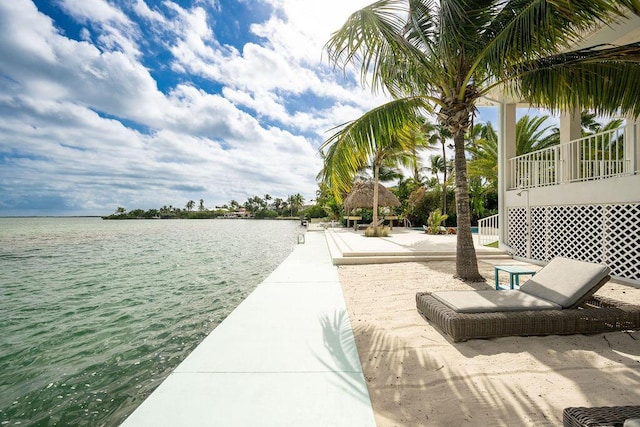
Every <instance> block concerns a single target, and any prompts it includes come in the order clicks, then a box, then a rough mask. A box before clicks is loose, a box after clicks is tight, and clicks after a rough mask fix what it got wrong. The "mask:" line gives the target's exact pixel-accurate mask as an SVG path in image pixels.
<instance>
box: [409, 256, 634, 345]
mask: <svg viewBox="0 0 640 427" xmlns="http://www.w3.org/2000/svg"><path fill="white" fill-rule="evenodd" d="M609 278H610V276H609V268H608V267H605V266H602V265H599V264H592V263H587V262H582V261H575V260H570V259H567V258H561V257H557V258H554V259H553V260H552V261H551V262H550V263H549V264H548V265H547V266H545V267H544V268H543V269H541V270H540V271H539V272H538V273H537V274H536V275H535V276H533V277H532V278H531V279H529V280H528V281H527V282H525V283H524V284H523V285H522V286H521V287H520V289H519V290H505V291H495V290H486V291H485V290H482V291H445V292H433V293H429V292H420V293H418V294H416V305H417V308H418V311H419V312H420V313H421V314H422V315H423V316H424V317H426V318H427V319H428V320H429V321H430V322H432V323H434V324H435V325H437V326H438V327H439V328H440V329H441V330H442V331H443V332H445V333H446V334H448V335H449V336H451V338H452V339H453V340H454V341H466V340H468V339H474V338H493V337H502V336H528V335H561V334H592V333H599V332H606V331H618V330H626V329H637V328H640V306H635V305H632V304H625V303H623V302H620V301H615V300H612V299H609V298H602V297H594V296H593V294H594V293H595V292H596V291H597V290H598V289H600V287H602V285H604V284H605V283H606V282H607V281H608V280H609Z"/></svg>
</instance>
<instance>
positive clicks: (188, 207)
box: [185, 200, 196, 212]
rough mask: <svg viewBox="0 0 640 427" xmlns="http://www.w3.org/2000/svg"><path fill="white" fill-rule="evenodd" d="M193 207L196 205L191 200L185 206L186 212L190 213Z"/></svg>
mask: <svg viewBox="0 0 640 427" xmlns="http://www.w3.org/2000/svg"><path fill="white" fill-rule="evenodd" d="M195 205H196V202H194V201H193V200H189V201H188V202H187V204H186V205H185V207H186V208H187V212H191V210H192V209H193V207H194V206H195Z"/></svg>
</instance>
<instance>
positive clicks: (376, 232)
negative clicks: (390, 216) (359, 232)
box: [364, 226, 390, 237]
mask: <svg viewBox="0 0 640 427" xmlns="http://www.w3.org/2000/svg"><path fill="white" fill-rule="evenodd" d="M389 232H390V230H389V227H384V226H380V227H373V226H369V227H367V229H366V230H364V235H365V237H389Z"/></svg>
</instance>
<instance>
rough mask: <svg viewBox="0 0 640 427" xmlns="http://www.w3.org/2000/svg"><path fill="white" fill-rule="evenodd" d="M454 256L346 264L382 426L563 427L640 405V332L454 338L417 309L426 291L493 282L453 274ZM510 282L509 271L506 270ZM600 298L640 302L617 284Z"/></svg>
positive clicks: (485, 267) (348, 294)
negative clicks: (583, 410)
mask: <svg viewBox="0 0 640 427" xmlns="http://www.w3.org/2000/svg"><path fill="white" fill-rule="evenodd" d="M454 268H455V266H454V264H453V262H449V261H443V262H435V261H434V262H428V263H400V264H374V265H358V266H340V267H339V269H338V271H339V274H340V281H341V283H342V287H343V290H344V295H345V300H346V303H347V307H348V311H349V318H350V320H351V324H352V327H353V331H354V334H355V339H356V345H357V347H358V352H359V355H360V360H361V362H362V367H363V370H364V374H365V377H366V380H367V385H368V388H369V394H370V397H371V401H372V404H373V409H374V412H375V416H376V423H377V425H378V426H379V427H384V426H412V427H413V426H450V427H453V426H459V425H463V426H561V425H562V410H563V409H564V408H566V407H571V406H620V405H640V332H611V333H605V334H598V335H589V336H584V335H569V336H546V337H505V338H493V339H482V340H470V341H467V342H463V343H453V342H452V341H451V340H450V339H448V338H446V337H445V336H444V335H443V334H442V333H441V332H440V331H439V330H437V329H436V328H435V327H434V326H432V325H431V324H429V323H428V322H427V321H426V320H425V319H424V318H423V317H422V316H421V315H420V314H419V313H418V312H417V310H416V305H415V294H416V292H418V291H434V290H438V289H491V288H492V287H493V285H492V284H493V274H494V270H493V266H492V265H490V264H488V263H484V262H480V263H479V268H480V271H481V274H482V275H483V276H484V277H485V279H487V282H486V283H475V284H466V283H464V282H462V281H459V280H457V279H454V278H453V272H454ZM505 281H506V277H505ZM597 294H598V295H603V296H609V297H612V298H616V299H621V300H626V301H629V302H633V303H637V304H640V289H638V288H634V287H631V286H625V285H621V284H616V283H613V282H609V283H608V284H606V285H605V286H604V287H603V288H602V289H601V290H600V291H598V293H597Z"/></svg>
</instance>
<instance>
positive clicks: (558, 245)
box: [507, 204, 640, 281]
mask: <svg viewBox="0 0 640 427" xmlns="http://www.w3.org/2000/svg"><path fill="white" fill-rule="evenodd" d="M530 209H531V211H530V217H531V259H533V260H537V261H550V260H551V259H552V258H553V257H556V256H564V257H567V258H572V259H577V260H581V261H589V262H596V263H603V264H606V265H608V266H609V267H610V268H611V272H612V275H613V276H617V277H620V278H624V279H631V280H634V281H640V204H620V205H570V206H532V207H531V208H530ZM507 239H508V245H509V246H510V247H511V248H512V249H513V251H514V255H515V256H517V257H522V258H527V208H525V207H518V208H510V209H508V233H507Z"/></svg>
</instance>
